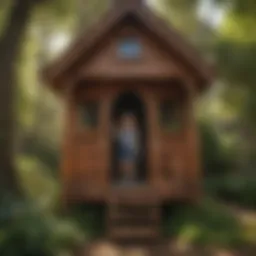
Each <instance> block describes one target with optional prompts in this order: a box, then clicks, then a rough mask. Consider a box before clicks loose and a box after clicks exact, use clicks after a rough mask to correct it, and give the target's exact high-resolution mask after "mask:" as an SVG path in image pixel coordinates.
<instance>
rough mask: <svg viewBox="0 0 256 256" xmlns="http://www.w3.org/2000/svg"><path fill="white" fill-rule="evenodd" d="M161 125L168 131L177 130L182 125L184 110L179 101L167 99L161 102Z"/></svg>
mask: <svg viewBox="0 0 256 256" xmlns="http://www.w3.org/2000/svg"><path fill="white" fill-rule="evenodd" d="M159 112H160V113H159V118H160V125H161V127H162V128H163V129H164V130H166V131H177V130H179V129H180V128H181V125H182V123H181V122H182V113H181V112H182V111H181V106H180V104H179V102H177V101H174V100H165V101H163V102H161V103H160V109H159Z"/></svg>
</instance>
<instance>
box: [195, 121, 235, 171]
mask: <svg viewBox="0 0 256 256" xmlns="http://www.w3.org/2000/svg"><path fill="white" fill-rule="evenodd" d="M200 135H201V152H202V159H203V168H204V172H205V175H206V176H217V175H223V174H225V173H229V172H230V170H232V167H233V161H232V160H231V152H229V150H227V149H226V148H225V147H224V145H223V144H222V142H221V139H220V137H219V136H218V134H217V132H216V131H215V130H214V129H213V127H212V126H211V125H210V124H208V123H203V122H202V123H201V125H200Z"/></svg>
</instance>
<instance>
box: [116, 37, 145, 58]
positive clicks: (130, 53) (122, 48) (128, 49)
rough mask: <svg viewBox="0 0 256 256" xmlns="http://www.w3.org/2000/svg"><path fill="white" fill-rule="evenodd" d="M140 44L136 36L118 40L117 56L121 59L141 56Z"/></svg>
mask: <svg viewBox="0 0 256 256" xmlns="http://www.w3.org/2000/svg"><path fill="white" fill-rule="evenodd" d="M141 53H142V45H141V42H140V40H139V39H138V38H132V37H129V38H125V39H122V40H121V41H120V42H119V45H118V56H119V57H120V58H123V59H138V58H140V57H141Z"/></svg>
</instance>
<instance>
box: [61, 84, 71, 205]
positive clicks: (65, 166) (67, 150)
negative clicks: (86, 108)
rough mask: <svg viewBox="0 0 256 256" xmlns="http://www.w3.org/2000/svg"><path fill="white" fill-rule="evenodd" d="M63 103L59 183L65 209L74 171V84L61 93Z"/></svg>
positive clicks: (66, 86) (67, 86) (67, 85)
mask: <svg viewBox="0 0 256 256" xmlns="http://www.w3.org/2000/svg"><path fill="white" fill-rule="evenodd" d="M63 94H64V95H63V101H64V104H65V110H64V127H63V139H62V143H63V144H62V150H61V151H62V154H61V163H60V165H61V167H60V169H61V182H62V184H61V185H62V203H63V206H64V208H66V207H67V198H66V196H67V192H69V190H70V184H71V182H72V179H73V177H72V174H73V171H74V170H73V169H74V159H73V157H74V154H73V153H74V152H73V150H74V148H73V143H74V141H73V140H74V138H73V134H74V84H73V83H72V82H71V81H68V82H67V84H66V85H65V91H64V92H63Z"/></svg>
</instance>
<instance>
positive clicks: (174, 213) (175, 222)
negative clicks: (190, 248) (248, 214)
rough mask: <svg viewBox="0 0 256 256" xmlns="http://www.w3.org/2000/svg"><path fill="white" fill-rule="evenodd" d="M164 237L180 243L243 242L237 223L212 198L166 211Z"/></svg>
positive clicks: (215, 243) (236, 243) (214, 243)
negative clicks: (174, 239) (172, 238)
mask: <svg viewBox="0 0 256 256" xmlns="http://www.w3.org/2000/svg"><path fill="white" fill-rule="evenodd" d="M166 216H167V217H166V219H165V220H166V222H165V227H164V228H165V234H166V235H167V236H172V237H177V239H178V241H179V242H180V243H181V244H188V245H205V246H207V245H215V246H224V247H225V246H239V245H241V244H243V243H245V242H246V241H244V238H243V232H242V228H241V227H240V225H239V222H238V220H236V218H235V217H233V216H232V214H231V213H229V212H228V211H227V209H226V208H225V207H223V206H222V205H220V204H218V203H216V202H215V201H213V200H212V199H206V200H204V201H202V202H201V203H200V204H199V205H194V206H189V205H186V206H184V205H178V206H177V205H173V206H169V207H167V208H166Z"/></svg>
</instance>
